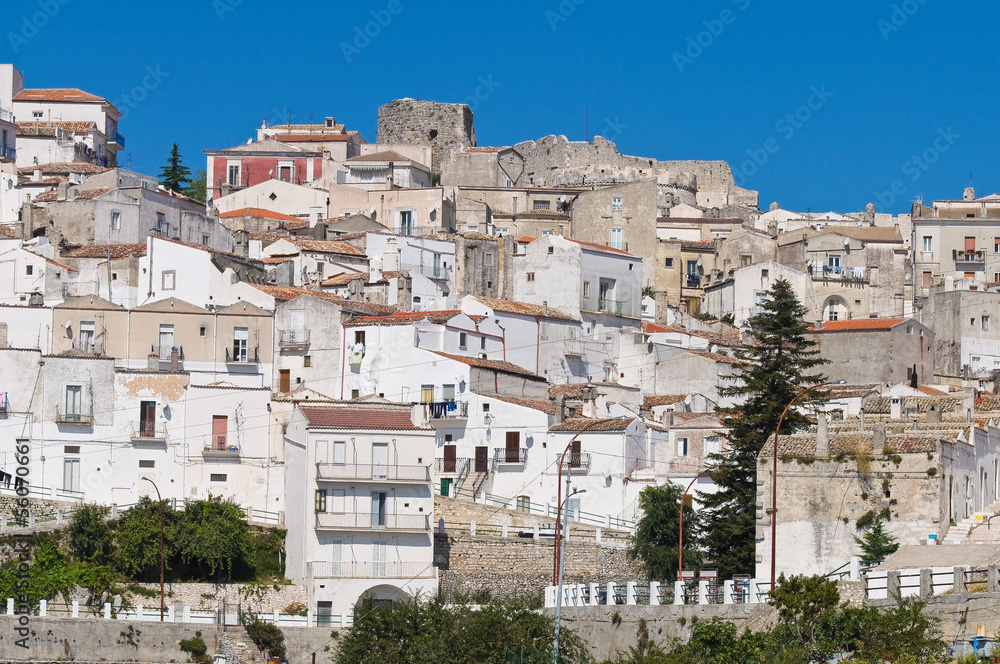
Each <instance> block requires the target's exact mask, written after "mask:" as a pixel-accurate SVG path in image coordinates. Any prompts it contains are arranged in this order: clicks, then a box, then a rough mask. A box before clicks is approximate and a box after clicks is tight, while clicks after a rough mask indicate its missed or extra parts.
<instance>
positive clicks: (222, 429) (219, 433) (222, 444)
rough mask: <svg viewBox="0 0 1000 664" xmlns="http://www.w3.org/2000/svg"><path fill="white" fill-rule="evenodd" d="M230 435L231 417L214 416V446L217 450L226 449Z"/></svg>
mask: <svg viewBox="0 0 1000 664" xmlns="http://www.w3.org/2000/svg"><path fill="white" fill-rule="evenodd" d="M228 434H229V417H228V416H226V415H213V416H212V446H213V449H216V450H224V449H226V436H227V435H228Z"/></svg>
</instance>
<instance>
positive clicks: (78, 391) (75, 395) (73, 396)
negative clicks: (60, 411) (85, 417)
mask: <svg viewBox="0 0 1000 664" xmlns="http://www.w3.org/2000/svg"><path fill="white" fill-rule="evenodd" d="M82 409H83V387H82V386H80V385H67V386H66V419H69V420H77V421H78V420H80V419H81V417H82V413H83V410H82Z"/></svg>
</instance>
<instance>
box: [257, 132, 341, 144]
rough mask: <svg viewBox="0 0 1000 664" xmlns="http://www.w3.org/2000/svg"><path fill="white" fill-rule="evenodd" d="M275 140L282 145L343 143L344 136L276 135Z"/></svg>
mask: <svg viewBox="0 0 1000 664" xmlns="http://www.w3.org/2000/svg"><path fill="white" fill-rule="evenodd" d="M274 138H275V140H277V141H281V142H282V143H344V142H346V141H347V135H346V134H276V135H275V136H274Z"/></svg>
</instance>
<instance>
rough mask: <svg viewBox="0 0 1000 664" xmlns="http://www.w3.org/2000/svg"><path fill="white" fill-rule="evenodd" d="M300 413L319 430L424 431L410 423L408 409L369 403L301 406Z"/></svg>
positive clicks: (400, 406) (395, 405) (394, 405)
mask: <svg viewBox="0 0 1000 664" xmlns="http://www.w3.org/2000/svg"><path fill="white" fill-rule="evenodd" d="M299 410H301V411H302V414H303V415H305V417H306V419H307V420H308V421H309V426H310V427H315V428H319V429H368V430H376V431H426V430H428V429H425V428H424V427H419V426H417V425H415V424H414V423H413V419H412V418H411V411H410V407H409V406H402V405H397V404H391V405H390V404H381V403H378V404H377V403H371V402H357V401H355V402H340V403H337V404H334V405H329V406H327V405H323V406H314V405H311V404H310V405H308V406H306V405H304V404H303V403H302V402H299Z"/></svg>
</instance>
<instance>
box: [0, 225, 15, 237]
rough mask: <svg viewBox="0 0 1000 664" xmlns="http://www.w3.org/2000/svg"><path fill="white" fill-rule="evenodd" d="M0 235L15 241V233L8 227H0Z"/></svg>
mask: <svg viewBox="0 0 1000 664" xmlns="http://www.w3.org/2000/svg"><path fill="white" fill-rule="evenodd" d="M0 235H2V236H4V237H8V238H12V239H17V233H16V232H14V229H13V228H11V227H10V226H0Z"/></svg>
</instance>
